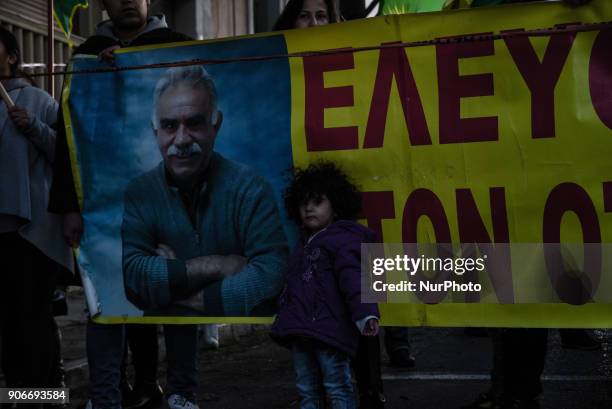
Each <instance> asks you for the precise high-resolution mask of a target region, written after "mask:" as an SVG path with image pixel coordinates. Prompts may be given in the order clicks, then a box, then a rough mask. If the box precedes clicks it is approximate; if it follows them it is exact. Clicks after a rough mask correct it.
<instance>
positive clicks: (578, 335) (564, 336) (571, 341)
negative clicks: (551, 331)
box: [559, 329, 601, 351]
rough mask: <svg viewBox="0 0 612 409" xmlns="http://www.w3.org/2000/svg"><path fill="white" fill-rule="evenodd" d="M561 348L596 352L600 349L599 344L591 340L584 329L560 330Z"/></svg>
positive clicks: (597, 341)
mask: <svg viewBox="0 0 612 409" xmlns="http://www.w3.org/2000/svg"><path fill="white" fill-rule="evenodd" d="M559 335H561V346H562V347H563V348H566V349H578V350H581V351H597V350H599V349H601V342H599V340H597V339H595V338H593V337H592V336H591V335H589V333H588V332H587V331H586V330H584V329H562V330H559Z"/></svg>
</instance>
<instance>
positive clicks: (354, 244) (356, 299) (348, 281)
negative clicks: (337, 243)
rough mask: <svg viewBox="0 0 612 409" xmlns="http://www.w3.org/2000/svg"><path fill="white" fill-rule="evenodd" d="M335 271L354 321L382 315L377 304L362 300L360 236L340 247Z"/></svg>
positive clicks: (336, 257) (335, 259)
mask: <svg viewBox="0 0 612 409" xmlns="http://www.w3.org/2000/svg"><path fill="white" fill-rule="evenodd" d="M334 272H335V273H336V277H337V279H338V286H339V287H340V292H341V293H342V295H343V297H344V302H345V303H346V305H348V307H349V309H350V312H351V320H352V321H353V322H358V321H360V320H362V319H363V318H365V317H368V316H374V317H380V315H379V313H378V306H377V305H376V304H369V303H362V302H361V240H360V239H359V238H358V237H355V238H354V239H351V240H349V241H348V242H347V243H344V244H342V245H341V247H340V248H339V249H338V252H337V254H336V256H335V257H334Z"/></svg>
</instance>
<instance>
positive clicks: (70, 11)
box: [53, 0, 89, 40]
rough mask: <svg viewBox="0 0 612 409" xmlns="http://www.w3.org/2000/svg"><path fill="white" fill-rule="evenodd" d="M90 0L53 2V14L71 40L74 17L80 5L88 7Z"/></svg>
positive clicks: (56, 0)
mask: <svg viewBox="0 0 612 409" xmlns="http://www.w3.org/2000/svg"><path fill="white" fill-rule="evenodd" d="M88 5H89V4H88V0H55V1H54V3H53V15H54V16H55V21H56V22H57V25H58V26H59V27H60V28H61V30H62V31H63V32H64V35H65V36H66V38H67V39H68V40H69V39H70V34H71V33H72V17H74V14H75V13H76V11H77V10H78V9H79V7H82V8H87V6H88Z"/></svg>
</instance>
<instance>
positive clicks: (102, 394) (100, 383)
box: [48, 0, 197, 409]
mask: <svg viewBox="0 0 612 409" xmlns="http://www.w3.org/2000/svg"><path fill="white" fill-rule="evenodd" d="M100 3H101V6H102V8H103V9H104V10H106V12H107V13H108V15H109V17H110V19H109V20H106V21H103V22H101V23H100V24H99V25H98V27H97V29H96V33H95V34H94V35H93V36H91V37H89V38H88V39H87V40H86V41H85V42H84V43H83V44H81V45H80V46H79V47H78V48H77V49H76V50H75V52H74V54H75V55H97V56H99V57H100V58H101V59H103V60H105V61H107V62H109V63H111V64H113V63H114V58H113V52H114V50H116V49H118V48H122V47H132V46H134V47H135V46H144V45H151V44H161V43H173V42H181V41H188V40H191V38H190V37H188V36H186V35H184V34H180V33H177V32H175V31H173V30H171V29H170V28H168V25H167V24H166V21H165V18H164V16H163V15H153V16H150V15H149V6H150V1H149V0H101V1H100ZM57 128H58V131H57V139H56V146H55V151H56V158H55V163H54V168H53V184H52V185H51V189H50V197H49V206H48V210H49V211H50V212H52V213H55V214H59V215H61V216H62V217H63V235H64V238H65V240H66V242H68V244H69V245H71V246H72V247H78V244H79V241H80V239H81V234H82V233H83V220H82V218H81V208H80V205H79V201H78V199H77V194H76V189H75V185H74V177H73V170H72V168H71V164H70V155H69V151H68V144H67V139H66V130H65V126H64V115H63V112H62V110H61V108H60V114H59V115H58V126H57ZM177 327H179V326H177ZM177 330H182V331H197V326H195V325H194V326H189V325H185V326H180V328H177ZM127 336H128V337H129V338H130V339H129V344H130V348H131V349H132V352H133V356H134V363H135V372H136V384H135V387H134V391H133V392H132V391H131V388H130V387H129V386H127V385H125V384H124V386H123V387H122V388H121V389H120V379H121V375H120V373H121V369H120V368H121V361H122V359H123V355H124V354H123V353H122V352H123V343H124V326H123V325H101V324H95V323H93V322H91V321H90V322H89V323H88V326H87V351H88V360H89V368H90V382H91V385H90V392H89V394H90V399H91V401H90V402H89V406H91V405H93V407H94V408H105V409H106V408H111V409H113V408H121V407H122V393H121V392H120V390H123V392H124V395H126V396H123V398H124V399H123V400H124V401H123V405H124V406H125V407H126V408H147V407H151V406H154V405H156V404H158V403H161V397H162V392H161V389H160V388H159V385H158V384H157V381H156V372H157V331H156V327H155V326H144V325H143V326H138V327H136V326H134V327H133V328H130V330H129V331H128V332H127ZM134 349H136V350H137V351H135V350H134ZM139 352H140V353H139ZM138 363H145V364H144V365H139V364H138ZM126 392H131V393H130V395H129V396H128V394H127V393H126ZM177 402H178V407H183V406H185V405H180V403H181V402H182V403H184V401H180V400H179V401H177Z"/></svg>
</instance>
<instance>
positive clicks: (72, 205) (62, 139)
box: [48, 105, 81, 214]
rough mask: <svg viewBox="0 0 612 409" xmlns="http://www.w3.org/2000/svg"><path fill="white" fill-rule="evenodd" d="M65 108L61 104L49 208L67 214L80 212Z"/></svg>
mask: <svg viewBox="0 0 612 409" xmlns="http://www.w3.org/2000/svg"><path fill="white" fill-rule="evenodd" d="M63 111H64V109H63V107H62V106H61V105H60V109H59V114H58V117H57V132H56V135H55V160H54V162H53V182H52V183H51V190H50V192H49V206H48V210H49V211H50V212H51V213H57V214H66V213H72V212H80V211H81V209H80V207H79V201H78V199H77V195H76V189H75V186H74V177H73V175H72V165H71V163H70V153H69V151H68V142H67V135H66V126H65V124H64V112H63Z"/></svg>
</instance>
